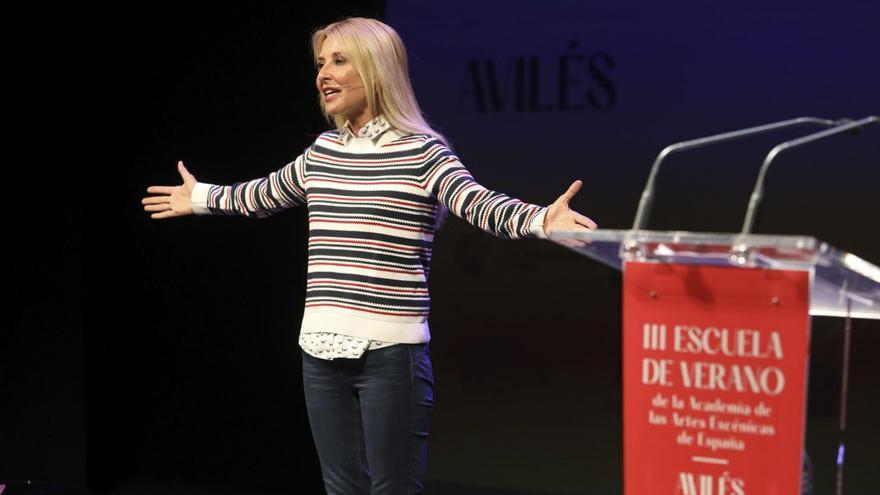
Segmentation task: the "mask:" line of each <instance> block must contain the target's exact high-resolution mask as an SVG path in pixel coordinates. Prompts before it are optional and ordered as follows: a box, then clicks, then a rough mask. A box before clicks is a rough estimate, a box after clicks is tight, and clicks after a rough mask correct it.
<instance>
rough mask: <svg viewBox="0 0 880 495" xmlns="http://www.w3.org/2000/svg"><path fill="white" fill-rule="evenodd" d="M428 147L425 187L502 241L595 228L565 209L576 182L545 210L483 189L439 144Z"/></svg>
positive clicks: (455, 210)
mask: <svg viewBox="0 0 880 495" xmlns="http://www.w3.org/2000/svg"><path fill="white" fill-rule="evenodd" d="M428 144H429V146H428V147H427V149H426V154H427V156H428V166H427V170H426V175H425V177H426V178H425V185H426V188H427V189H428V190H429V191H430V192H431V193H432V194H434V196H435V197H437V199H438V200H440V201H441V202H442V203H443V204H444V205H446V206H447V207H448V208H449V209H450V211H452V212H453V213H454V214H455V215H456V216H458V217H460V218H463V219H464V220H466V221H467V222H468V223H470V224H472V225H474V226H476V227H478V228H480V229H482V230H484V231H486V232H488V233H490V234H492V235H495V236H497V237H501V238H505V239H519V238H525V237H538V238H547V236H548V235H549V234H550V233H551V232H552V231H553V230H556V229H570V228H572V227H574V226H575V225H582V226H584V227H583V228H588V229H594V228H596V224H595V222H593V221H592V220H590V219H589V218H587V217H585V216H583V215H581V214H580V213H577V212H575V211H574V210H572V209H571V208H569V207H568V203H569V201H570V200H571V198H572V197H573V196H574V194H575V193H576V192H577V191H578V189H580V184H581V183H580V181H576V182H575V183H574V184H572V186H571V187H570V188H569V190H568V191H566V193H564V194H563V195H562V196H560V197H559V199H557V200H556V201H555V202H554V203H553V204H552V205H550V206H549V207H542V206H538V205H533V204H529V203H525V202H523V201H520V200H518V199H516V198H512V197H510V196H507V195H505V194H503V193H500V192H497V191H491V190H489V189H486V188H485V187H483V186H482V185H480V184H479V183H478V182H477V181H476V180H474V178H473V176H471V174H470V172H469V171H468V170H467V169H466V168H465V167H464V165H462V163H461V161H459V159H458V157H457V156H455V154H453V153H452V151H451V150H449V148H447V147H446V146H444V145H443V144H442V143H440V141H438V140H430V141H428Z"/></svg>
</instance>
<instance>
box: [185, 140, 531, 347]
mask: <svg viewBox="0 0 880 495" xmlns="http://www.w3.org/2000/svg"><path fill="white" fill-rule="evenodd" d="M343 138H345V139H343ZM192 199H193V210H194V212H195V213H196V214H199V215H205V214H215V215H244V216H249V217H257V218H259V217H266V216H269V215H271V214H273V213H275V212H278V211H280V210H282V209H284V208H289V207H293V206H299V205H302V204H306V205H307V206H308V217H309V250H308V255H309V262H308V279H307V288H306V301H305V311H304V313H303V321H302V326H301V329H300V331H301V332H302V333H311V332H333V333H337V334H343V335H350V336H355V337H362V338H367V339H370V340H378V341H385V342H406V343H419V342H427V341H428V340H429V339H430V332H429V330H428V313H429V309H430V297H429V294H428V284H427V277H428V272H429V269H430V263H431V249H432V244H433V239H434V224H435V217H436V214H437V211H438V203H437V202H438V200H439V201H441V202H443V204H445V205H446V206H447V207H448V208H449V210H450V211H451V212H452V213H453V214H455V215H456V216H458V217H461V218H463V219H465V220H466V221H468V222H469V223H471V224H472V225H475V226H477V227H479V228H480V229H482V230H484V231H486V232H488V233H490V234H492V235H495V236H497V237H501V238H506V239H520V238H527V237H537V238H546V236H545V235H544V231H543V217H544V214H545V212H546V208H545V207H542V206H538V205H533V204H529V203H524V202H522V201H519V200H518V199H515V198H512V197H509V196H507V195H505V194H503V193H500V192H496V191H491V190H489V189H486V188H485V187H483V186H482V185H480V184H479V183H477V182H476V181H475V180H474V178H473V177H472V176H471V174H470V173H469V172H468V170H467V169H466V168H465V167H464V165H462V163H461V162H460V161H459V159H458V157H457V156H456V155H455V154H454V153H453V152H452V151H451V150H450V149H449V148H448V147H446V146H445V145H444V144H443V143H442V142H440V141H439V140H438V139H437V138H435V137H433V136H430V135H427V134H415V135H403V134H401V133H400V132H398V131H397V130H396V129H391V130H389V131H388V132H384V133H383V134H382V135H381V136H380V137H379V139H378V141H377V142H374V141H372V140H370V139H369V138H353V137H352V136H350V135H349V136H344V135H343V134H342V131H340V130H339V129H333V130H330V131H327V132H324V133H323V134H321V135H320V136H318V138H317V139H316V140H315V142H314V143H313V144H312V145H311V146H309V147H308V148H306V149H305V150H304V152H303V153H302V154H301V155H300V156H298V157H297V158H296V159H295V160H294V161H292V162H290V163H288V164H286V165H285V166H284V167H282V168H281V169H280V170H278V171H276V172H273V173H271V174H269V175H268V176H267V177H263V178H259V179H254V180H251V181H248V182H236V183H234V184H232V185H231V186H223V185H215V184H207V183H198V184H197V185H196V188H195V190H194V191H193V194H192Z"/></svg>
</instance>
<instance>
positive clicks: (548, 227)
mask: <svg viewBox="0 0 880 495" xmlns="http://www.w3.org/2000/svg"><path fill="white" fill-rule="evenodd" d="M581 185H583V182H582V181H581V180H580V179H578V180H576V181H574V182H573V183H572V184H571V186H569V188H568V190H567V191H565V192H564V193H563V194H562V196H559V199H557V200H556V201H554V202H553V204H552V205H550V206H549V207H548V208H547V213H546V214H545V215H544V233H545V234H547V236H548V237H549V236H550V234H551V233H552V232H553V231H554V230H557V229H558V230H567V231H576V232H577V231H585V232H588V231H591V230H596V229H597V228H599V226H598V225H597V224H596V222H594V221H593V220H591V219H590V218H588V217H586V216H584V215H581V214H580V213H578V212H576V211H574V210H572V209H571V208H569V206H568V203H569V201H571V198H573V197H574V195H575V194H577V192H578V191H580V189H581ZM572 240H573V239H572ZM575 244H577V245H582V244H583V242H576V243H575Z"/></svg>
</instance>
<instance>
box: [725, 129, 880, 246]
mask: <svg viewBox="0 0 880 495" xmlns="http://www.w3.org/2000/svg"><path fill="white" fill-rule="evenodd" d="M877 122H880V117H877V116H876V115H872V116H869V117H865V118H863V119H860V120H849V119H842V120H840V121H838V123H839V125H837V126H835V127H832V128H831V129H826V130H824V131H819V132H817V133H814V134H809V135H807V136H804V137H801V138H798V139H792V140H791V141H786V142H784V143H782V144H779V145H777V146H775V147H774V148H773V149H772V150H770V153H767V157H766V158H764V163H763V164H762V165H761V171H760V172H758V180H757V181H755V188H754V189H753V190H752V196H751V197H750V198H749V208H748V210H747V211H746V218H745V221H743V227H742V234H741V235H747V234H750V233H751V232H752V227H753V226H754V223H755V216H756V215H757V213H758V207H759V205H760V204H761V199H763V197H764V178H765V177H766V175H767V169H768V168H770V164H771V163H773V160H775V159H776V157H778V156H779V155H780V154H781V153H782V152H783V151H787V150H790V149H792V148H796V147H798V146H802V145H804V144H807V143H812V142H813V141H818V140H820V139H825V138H827V137H830V136H833V135H835V134H840V133H842V132H847V131H850V132H851V133H856V134H858V133H859V131H861V129H862V127H864V126H866V125H870V124H875V123H877Z"/></svg>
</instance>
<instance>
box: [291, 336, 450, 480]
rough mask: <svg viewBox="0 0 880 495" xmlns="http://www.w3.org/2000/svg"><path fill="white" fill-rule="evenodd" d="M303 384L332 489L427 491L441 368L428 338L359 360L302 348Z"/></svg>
mask: <svg viewBox="0 0 880 495" xmlns="http://www.w3.org/2000/svg"><path fill="white" fill-rule="evenodd" d="M302 359H303V389H304V391H305V398H306V409H307V410H308V415H309V424H310V425H311V428H312V436H313V437H314V439H315V446H316V447H317V450H318V458H319V459H320V461H321V474H322V475H323V478H324V487H325V488H326V489H327V493H328V495H348V494H357V495H365V494H372V495H378V494H382V495H385V494H395V495H397V494H410V493H422V492H424V479H425V467H426V465H427V458H428V424H429V417H430V414H431V411H432V410H433V408H434V372H433V369H432V367H431V354H430V350H429V349H428V344H427V343H425V344H395V345H391V346H388V347H382V348H379V349H373V350H368V351H366V352H365V353H364V355H363V356H362V357H361V358H360V359H334V360H332V361H328V360H325V359H318V358H316V357H313V356H311V355H309V354H308V353H306V352H304V351H303V352H302Z"/></svg>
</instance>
